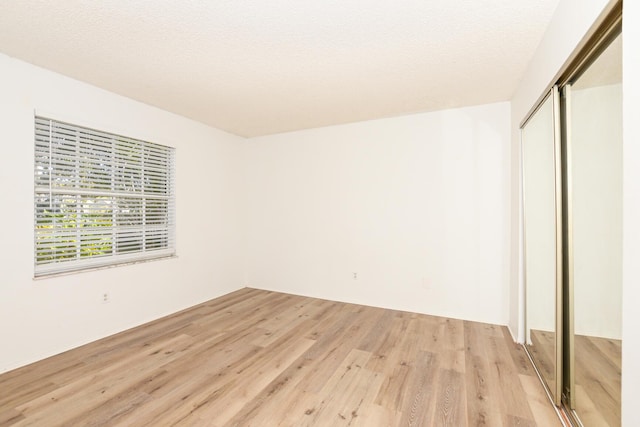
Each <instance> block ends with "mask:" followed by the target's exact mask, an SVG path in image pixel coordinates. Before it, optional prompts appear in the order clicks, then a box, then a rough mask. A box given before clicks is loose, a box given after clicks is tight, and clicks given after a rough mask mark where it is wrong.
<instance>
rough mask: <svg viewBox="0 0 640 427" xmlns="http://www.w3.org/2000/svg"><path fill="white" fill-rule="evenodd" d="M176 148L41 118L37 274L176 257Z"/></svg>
mask: <svg viewBox="0 0 640 427" xmlns="http://www.w3.org/2000/svg"><path fill="white" fill-rule="evenodd" d="M174 175H175V149H173V148H171V147H166V146H163V145H159V144H153V143H150V142H146V141H140V140H137V139H133V138H127V137H123V136H119V135H114V134H110V133H107V132H101V131H98V130H94V129H88V128H85V127H81V126H76V125H72V124H68V123H63V122H60V121H56V120H51V119H47V118H44V117H36V118H35V203H34V205H35V275H36V276H42V275H47V274H53V273H61V272H68V271H75V270H82V269H86V268H93V267H100V266H106V265H114V264H120V263H126V262H133V261H139V260H144V259H150V258H158V257H166V256H171V255H173V254H175V192H174Z"/></svg>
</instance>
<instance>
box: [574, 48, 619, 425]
mask: <svg viewBox="0 0 640 427" xmlns="http://www.w3.org/2000/svg"><path fill="white" fill-rule="evenodd" d="M569 94H570V95H569V96H570V97H571V99H570V109H569V117H568V120H569V123H570V129H571V136H570V139H569V145H568V150H567V155H568V159H569V161H570V162H571V167H570V169H569V179H570V182H571V200H572V201H571V213H572V214H571V217H570V218H569V221H571V225H572V230H573V233H572V241H573V246H572V249H573V272H572V274H573V300H574V307H573V321H574V328H573V329H574V337H573V340H574V351H573V354H574V361H573V362H574V376H575V385H574V390H573V401H574V402H575V411H576V414H577V416H578V417H579V418H580V420H581V421H582V423H583V424H584V425H585V426H619V425H620V373H621V365H620V359H621V347H622V341H621V335H622V318H621V312H622V311H621V310H622V36H618V37H617V38H616V39H615V40H614V41H613V42H612V44H610V45H609V46H608V47H607V49H606V50H605V51H604V52H603V53H602V54H601V55H600V56H599V57H598V58H597V59H596V60H595V61H594V62H593V63H592V64H591V65H590V66H589V68H588V69H587V70H586V71H585V72H584V73H582V74H581V75H580V77H579V78H578V79H577V80H576V81H575V82H573V84H572V85H571V88H570V91H569Z"/></svg>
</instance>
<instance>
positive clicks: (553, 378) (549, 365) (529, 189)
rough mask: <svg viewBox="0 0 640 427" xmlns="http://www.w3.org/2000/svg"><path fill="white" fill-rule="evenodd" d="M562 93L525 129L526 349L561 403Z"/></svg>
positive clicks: (545, 103) (544, 105) (553, 95)
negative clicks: (559, 121)
mask: <svg viewBox="0 0 640 427" xmlns="http://www.w3.org/2000/svg"><path fill="white" fill-rule="evenodd" d="M558 110H559V94H558V88H557V87H554V88H553V90H552V91H551V92H550V93H549V94H548V95H547V97H546V98H545V100H544V101H543V102H542V104H541V105H540V106H539V107H538V109H537V110H536V111H535V112H534V113H533V115H532V116H531V117H530V119H529V120H528V121H527V122H526V123H525V125H524V127H523V128H522V154H523V157H522V159H523V165H522V170H523V195H524V227H525V232H524V259H525V263H524V265H525V271H524V274H525V283H526V288H525V289H526V301H527V306H526V314H525V316H526V325H527V334H526V342H525V345H526V347H527V349H528V351H529V353H530V354H531V355H532V357H533V358H534V359H535V360H536V362H537V363H536V366H537V368H538V372H539V373H540V376H541V377H542V379H543V381H544V382H545V383H546V385H547V388H548V390H549V392H550V393H551V395H552V397H553V399H554V401H555V403H556V404H558V405H559V404H560V396H561V388H560V384H561V383H560V381H558V379H559V378H561V374H562V371H561V367H562V364H561V363H558V360H560V359H561V357H562V341H561V338H562V333H561V332H562V331H561V328H562V324H561V323H560V318H561V317H560V313H561V306H560V305H559V304H560V302H561V301H562V298H561V295H560V294H559V292H560V291H561V290H562V283H561V280H562V258H561V257H562V253H561V248H560V247H559V245H558V243H559V241H560V239H561V237H562V236H561V235H560V233H561V225H562V217H561V216H560V215H561V211H560V206H561V203H562V201H561V199H560V197H559V196H560V195H561V194H562V193H561V191H560V176H561V175H560V135H559V132H558V129H557V123H558V114H559V113H558Z"/></svg>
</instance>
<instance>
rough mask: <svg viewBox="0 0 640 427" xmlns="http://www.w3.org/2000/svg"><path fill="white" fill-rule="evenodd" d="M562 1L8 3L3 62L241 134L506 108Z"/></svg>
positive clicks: (1, 9) (1, 18)
mask: <svg viewBox="0 0 640 427" xmlns="http://www.w3.org/2000/svg"><path fill="white" fill-rule="evenodd" d="M558 1H559V0H535V1H532V0H396V1H391V0H367V1H364V0H322V1H307V0H270V1H257V0H224V1H223V0H182V1H179V0H108V1H99V0H65V1H51V0H6V1H2V2H0V51H1V52H4V53H6V54H8V55H10V56H13V57H16V58H19V59H22V60H25V61H28V62H31V63H33V64H36V65H39V66H42V67H45V68H48V69H51V70H54V71H57V72H59V73H62V74H65V75H68V76H70V77H73V78H76V79H78V80H82V81H85V82H88V83H91V84H93V85H96V86H99V87H102V88H104V89H107V90H109V91H112V92H116V93H119V94H122V95H125V96H128V97H130V98H133V99H136V100H139V101H142V102H145V103H147V104H151V105H154V106H157V107H160V108H162V109H165V110H168V111H172V112H174V113H177V114H180V115H183V116H186V117H189V118H192V119H195V120H198V121H200V122H203V123H206V124H209V125H211V126H215V127H217V128H220V129H223V130H226V131H228V132H231V133H234V134H237V135H242V136H256V135H265V134H272V133H278V132H284V131H290V130H296V129H304V128H311V127H319V126H325V125H331V124H337V123H346V122H353V121H359V120H368V119H374V118H381V117H390V116H397V115H402V114H407V113H414V112H422V111H432V110H438V109H444V108H451V107H461V106H468V105H476V104H482V103H489V102H497V101H506V100H509V99H510V98H511V95H512V93H513V92H514V90H515V88H516V86H517V84H518V82H519V81H520V78H521V76H522V74H523V72H524V70H525V68H526V66H527V64H528V62H529V60H530V58H531V57H532V55H533V52H534V50H535V48H536V47H537V45H538V43H539V41H540V39H541V38H542V34H543V33H544V31H545V29H546V27H547V25H548V23H549V21H550V20H551V16H552V14H553V12H554V10H555V8H556V6H557V4H558Z"/></svg>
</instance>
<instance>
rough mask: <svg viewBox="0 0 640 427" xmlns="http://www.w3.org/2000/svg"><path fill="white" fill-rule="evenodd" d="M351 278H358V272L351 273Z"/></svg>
mask: <svg viewBox="0 0 640 427" xmlns="http://www.w3.org/2000/svg"><path fill="white" fill-rule="evenodd" d="M353 280H358V273H355V272H354V273H353Z"/></svg>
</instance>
